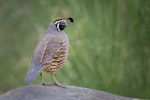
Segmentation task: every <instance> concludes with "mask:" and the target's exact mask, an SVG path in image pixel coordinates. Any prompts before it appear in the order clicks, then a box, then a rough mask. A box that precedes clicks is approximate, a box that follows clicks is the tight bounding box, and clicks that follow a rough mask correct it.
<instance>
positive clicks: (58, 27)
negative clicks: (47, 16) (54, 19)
mask: <svg viewBox="0 0 150 100" xmlns="http://www.w3.org/2000/svg"><path fill="white" fill-rule="evenodd" d="M57 29H58V31H60V29H59V23H57Z"/></svg>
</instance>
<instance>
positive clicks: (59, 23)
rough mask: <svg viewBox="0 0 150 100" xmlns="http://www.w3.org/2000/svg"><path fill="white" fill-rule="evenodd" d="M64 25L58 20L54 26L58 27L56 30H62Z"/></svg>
mask: <svg viewBox="0 0 150 100" xmlns="http://www.w3.org/2000/svg"><path fill="white" fill-rule="evenodd" d="M65 27H66V24H65V23H64V22H58V23H57V24H56V28H57V29H58V31H63V30H64V29H65Z"/></svg>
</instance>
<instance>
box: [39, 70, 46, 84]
mask: <svg viewBox="0 0 150 100" xmlns="http://www.w3.org/2000/svg"><path fill="white" fill-rule="evenodd" d="M40 79H41V84H42V85H47V84H46V83H45V82H44V80H43V78H42V72H41V73H40Z"/></svg>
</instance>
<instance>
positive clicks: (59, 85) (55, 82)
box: [51, 74, 65, 88]
mask: <svg viewBox="0 0 150 100" xmlns="http://www.w3.org/2000/svg"><path fill="white" fill-rule="evenodd" d="M51 75H52V78H53V80H54V83H53V84H52V85H55V86H58V87H62V88H65V86H64V85H63V84H60V83H59V82H58V81H57V80H56V78H55V76H54V74H51Z"/></svg>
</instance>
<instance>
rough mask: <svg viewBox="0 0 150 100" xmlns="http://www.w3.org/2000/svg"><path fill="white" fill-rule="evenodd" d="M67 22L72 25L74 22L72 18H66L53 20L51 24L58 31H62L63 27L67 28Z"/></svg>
mask: <svg viewBox="0 0 150 100" xmlns="http://www.w3.org/2000/svg"><path fill="white" fill-rule="evenodd" d="M67 20H69V21H70V22H72V23H73V21H74V20H73V18H67V19H62V18H59V19H56V20H54V21H53V24H55V26H56V28H57V30H58V31H63V30H64V29H65V27H66V26H68V24H67Z"/></svg>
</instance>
